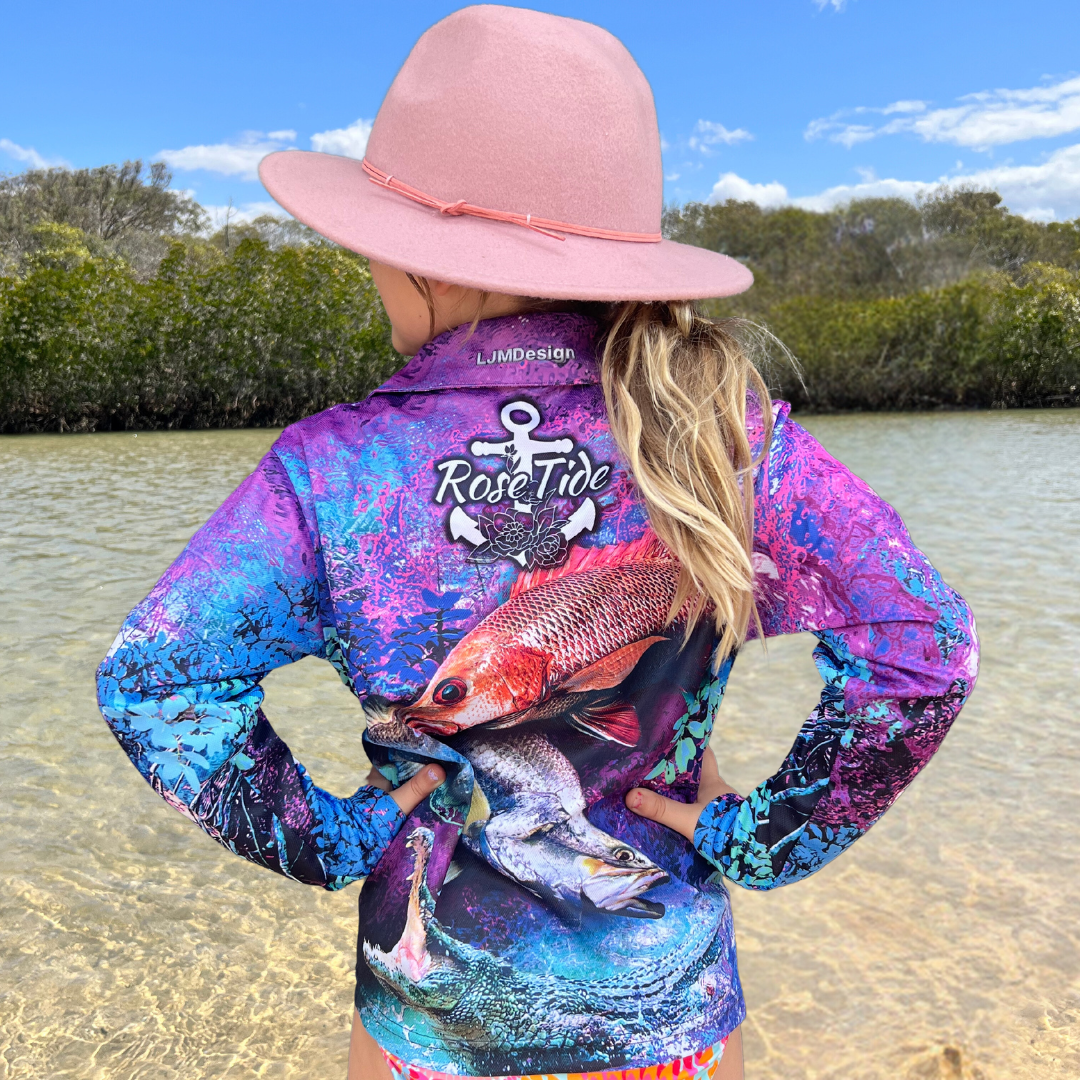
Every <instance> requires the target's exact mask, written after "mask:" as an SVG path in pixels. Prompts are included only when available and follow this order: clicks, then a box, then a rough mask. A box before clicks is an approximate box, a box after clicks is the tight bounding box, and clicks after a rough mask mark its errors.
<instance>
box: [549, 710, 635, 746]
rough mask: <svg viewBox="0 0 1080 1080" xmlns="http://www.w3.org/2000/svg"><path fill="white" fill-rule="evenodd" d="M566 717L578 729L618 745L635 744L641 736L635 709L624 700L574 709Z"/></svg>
mask: <svg viewBox="0 0 1080 1080" xmlns="http://www.w3.org/2000/svg"><path fill="white" fill-rule="evenodd" d="M567 719H568V720H569V721H570V723H571V724H572V725H573V726H574V727H576V728H577V729H578V731H584V732H585V734H586V735H594V736H596V738H598V739H604V740H605V741H606V742H613V743H618V744H619V745H620V746H636V745H637V741H638V739H640V738H641V724H640V723H638V714H637V710H636V709H635V708H634V706H633V705H630V704H629V703H628V702H625V701H614V702H612V703H611V704H610V705H597V706H593V707H589V706H586V707H585V708H583V709H576V710H574V711H573V712H571V713H568V714H567Z"/></svg>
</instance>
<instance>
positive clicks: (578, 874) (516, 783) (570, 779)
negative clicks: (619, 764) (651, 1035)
mask: <svg viewBox="0 0 1080 1080" xmlns="http://www.w3.org/2000/svg"><path fill="white" fill-rule="evenodd" d="M456 748H457V749H458V751H459V752H460V753H461V754H463V755H464V756H465V757H466V758H468V760H469V762H470V763H471V765H472V767H473V773H474V776H475V780H476V786H475V787H474V788H473V805H472V810H471V812H470V815H469V820H468V821H467V822H466V826H465V832H464V834H463V839H464V841H465V844H466V846H467V847H468V848H469V849H470V850H471V851H473V852H474V853H475V854H477V855H479V856H480V857H481V858H482V859H484V861H485V862H487V863H489V864H490V865H491V866H492V867H494V868H495V869H496V870H498V871H499V872H500V873H502V874H505V875H506V876H507V877H509V878H511V879H513V880H514V881H516V882H518V883H519V884H520V885H522V886H523V887H524V888H526V889H528V890H529V891H530V892H533V893H535V894H536V895H537V896H539V897H541V899H543V900H544V901H545V902H547V903H548V904H550V905H551V906H552V907H553V908H554V909H555V910H556V911H558V912H559V914H560V915H561V916H562V917H563V918H564V919H566V920H567V921H568V922H572V923H577V922H579V921H580V919H581V915H582V913H583V911H589V910H596V911H602V912H607V913H609V914H612V915H625V916H631V917H635V918H645V919H659V918H662V917H663V915H664V905H663V904H660V903H655V902H653V901H649V900H643V899H642V898H641V894H642V893H644V892H647V891H648V890H649V889H651V888H653V887H654V886H656V885H662V884H664V883H665V882H666V881H668V880H669V875H668V874H667V872H666V871H664V870H662V869H661V868H660V867H659V866H657V865H656V864H655V863H654V862H652V861H651V860H650V859H649V858H647V857H646V856H645V855H643V854H642V853H641V852H640V851H638V850H637V849H636V848H633V847H631V846H630V845H629V844H627V843H625V842H624V841H622V840H618V839H616V838H615V837H613V836H610V835H608V834H607V833H606V832H604V831H603V830H602V829H598V828H597V827H596V826H595V825H593V824H592V823H591V822H590V821H589V819H588V818H587V817H586V816H585V798H584V795H583V794H582V790H581V781H580V780H579V778H578V775H577V773H576V772H575V770H574V767H573V765H571V764H570V762H569V760H567V758H566V757H565V756H564V755H563V754H562V753H560V752H559V751H558V750H557V749H556V748H555V747H554V746H553V745H552V744H551V743H550V742H549V741H548V740H547V739H546V738H545V737H544V736H543V735H539V734H535V733H532V732H522V731H508V732H506V734H502V733H501V732H500V733H496V732H484V733H483V734H481V733H479V732H478V733H476V734H474V735H470V736H468V737H467V738H466V739H463V740H462V741H461V742H459V743H458V744H457V746H456Z"/></svg>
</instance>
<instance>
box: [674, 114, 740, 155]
mask: <svg viewBox="0 0 1080 1080" xmlns="http://www.w3.org/2000/svg"><path fill="white" fill-rule="evenodd" d="M753 137H754V136H753V135H751V134H750V132H749V131H744V130H743V129H742V128H736V129H735V130H734V131H729V130H728V129H727V128H726V127H724V125H723V124H717V123H715V122H714V121H712V120H699V121H698V122H697V123H696V124H695V125H694V134H693V135H691V136H690V148H691V149H692V150H704V151H705V152H706V153H707V152H708V147H710V146H716V145H717V144H718V143H724V144H726V145H727V146H734V145H735V144H736V143H741V142H746V141H748V140H749V139H752V138H753Z"/></svg>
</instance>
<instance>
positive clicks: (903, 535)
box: [694, 408, 978, 889]
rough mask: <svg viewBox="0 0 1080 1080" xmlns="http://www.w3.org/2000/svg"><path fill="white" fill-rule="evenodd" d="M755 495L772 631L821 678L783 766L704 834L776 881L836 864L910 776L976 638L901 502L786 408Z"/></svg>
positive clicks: (707, 847)
mask: <svg viewBox="0 0 1080 1080" xmlns="http://www.w3.org/2000/svg"><path fill="white" fill-rule="evenodd" d="M755 495H756V498H755V524H754V564H755V570H756V571H757V580H758V583H759V601H758V605H759V611H760V614H761V619H762V624H763V628H764V631H765V635H766V636H767V637H771V636H775V635H778V634H792V633H799V632H801V631H809V632H810V633H812V634H813V635H814V636H815V637H816V638H817V639H818V645H817V647H816V648H815V650H814V660H815V662H816V664H817V667H818V670H819V671H820V673H821V676H822V678H823V679H824V681H825V688H824V691H823V693H822V695H821V699H820V701H819V702H818V704H817V706H816V708H815V709H814V710H813V712H812V713H811V714H810V717H809V719H808V720H807V721H806V723H804V724H803V726H802V728H801V730H800V731H799V734H798V736H797V738H796V740H795V745H794V746H793V747H792V748H791V751H790V752H789V753H788V755H787V757H786V758H785V759H784V761H783V763H782V764H781V766H780V768H779V770H778V771H777V772H776V773H775V774H774V775H773V776H771V777H769V779H767V780H766V781H765V782H764V783H762V784H759V785H758V786H757V787H756V788H755V789H754V790H753V791H752V792H750V794H749V795H747V796H746V797H745V798H743V797H741V796H737V795H727V796H723V797H721V798H719V799H717V800H716V801H715V802H713V803H710V804H709V806H707V807H706V809H705V811H704V812H703V813H702V815H701V818H700V820H699V822H698V826H697V830H696V832H695V834H694V843H695V846H696V847H697V849H698V851H700V852H701V854H702V855H703V856H704V857H705V858H706V859H707V860H708V861H709V862H711V863H712V864H713V865H714V866H716V867H717V868H718V869H719V870H720V871H721V872H722V873H723V874H724V875H725V876H727V877H729V878H731V879H732V880H733V881H735V882H737V883H738V884H740V885H743V886H746V887H748V888H753V889H771V888H774V887H776V886H778V885H785V884H787V883H788V882H791V881H797V880H798V879H800V878H803V877H806V876H807V875H808V874H811V873H813V872H814V871H815V870H817V869H819V868H820V867H822V866H824V865H825V864H826V863H827V862H829V861H831V860H832V859H834V858H835V857H836V856H837V855H839V854H840V852H841V851H843V850H844V849H845V848H846V847H848V846H849V845H850V844H852V843H853V842H854V841H855V840H856V839H858V838H859V837H860V836H862V834H863V833H865V832H866V831H867V830H868V829H869V828H870V826H871V825H873V823H874V822H875V821H877V819H878V818H879V817H880V816H881V815H882V814H883V813H884V812H885V811H886V810H887V809H888V808H889V806H890V805H892V803H893V801H894V800H895V799H896V797H897V796H898V795H899V794H900V792H901V791H903V790H904V788H905V787H907V785H908V784H909V783H911V781H912V780H913V779H914V777H915V775H916V774H917V773H918V772H919V770H920V769H922V768H923V766H924V765H925V764H926V763H927V762H928V761H929V760H930V758H931V756H932V755H933V754H934V752H935V751H936V750H937V748H938V747H939V746H940V745H941V742H942V740H943V739H944V737H945V735H946V733H947V732H948V730H949V727H950V725H951V724H952V722H953V720H954V719H955V717H956V715H957V713H958V712H959V711H960V708H961V706H962V705H963V704H964V702H965V700H966V699H967V697H968V695H969V694H970V693H971V690H972V687H973V686H974V683H975V678H976V675H977V671H978V640H977V638H976V636H975V626H974V620H973V617H972V614H971V611H970V609H969V608H968V606H967V605H966V604H965V603H964V601H963V600H962V599H961V598H960V596H958V595H957V593H955V592H954V591H953V590H952V589H950V588H949V586H948V585H946V584H945V583H944V582H943V581H942V579H941V577H940V575H939V574H938V573H937V571H936V570H935V569H934V568H933V567H932V566H931V565H930V563H929V561H928V560H927V558H926V556H925V555H923V554H922V552H920V551H919V550H918V549H917V548H916V547H915V545H914V544H913V543H912V541H911V538H910V536H909V535H908V533H907V530H906V529H905V528H904V524H903V522H902V521H901V520H900V518H899V516H898V515H897V513H896V511H895V510H894V509H893V508H892V507H891V506H889V505H888V503H886V502H885V501H884V500H883V499H881V498H879V497H878V496H877V495H876V494H875V493H874V492H873V491H872V490H871V489H870V487H869V486H868V485H867V484H865V483H864V482H863V481H862V480H860V479H859V478H858V477H857V476H855V475H854V474H853V473H852V472H851V471H850V470H848V469H847V468H845V467H844V466H843V465H842V464H841V463H840V462H838V461H837V460H836V459H835V458H833V457H831V456H830V455H829V454H828V453H826V452H825V450H824V449H823V448H822V447H821V445H820V444H819V443H818V442H817V441H816V440H815V439H814V438H813V437H812V436H811V435H810V434H809V433H808V432H807V431H805V430H804V429H803V428H801V427H800V426H799V425H798V424H796V423H795V422H793V421H792V420H790V419H787V417H786V408H782V409H781V410H780V412H779V414H778V417H777V424H776V428H775V431H774V434H773V440H772V445H771V450H770V453H769V455H768V459H767V461H766V462H765V463H764V464H763V466H762V468H761V469H760V470H759V474H758V476H757V478H756V485H755Z"/></svg>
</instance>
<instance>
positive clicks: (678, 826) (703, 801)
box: [626, 749, 738, 842]
mask: <svg viewBox="0 0 1080 1080" xmlns="http://www.w3.org/2000/svg"><path fill="white" fill-rule="evenodd" d="M737 794H738V792H737V791H736V790H735V789H734V788H733V787H731V786H730V785H729V784H727V783H726V781H725V780H724V779H723V777H721V775H720V769H719V768H718V767H717V764H716V755H715V754H714V753H713V752H712V750H710V749H706V750H705V755H704V757H702V759H701V786H700V787H699V788H698V797H697V802H692V803H681V802H676V801H675V800H674V799H666V798H664V796H663V795H658V794H657V793H656V792H655V791H650V790H649V789H648V788H639V787H636V788H631V789H630V790H629V791H628V792H627V793H626V805H627V807H628V808H629V809H631V810H633V811H634V813H635V814H637V815H638V817H643V818H648V819H649V820H650V821H658V822H660V824H661V825H666V826H667V827H668V828H669V829H674V830H675V831H676V832H677V833H682V834H683V836H685V837H686V839H687V840H689V841H691V842H693V839H694V830H695V829H696V828H697V823H698V818H699V817H701V811H702V810H704V809H705V807H706V806H708V805H709V803H711V802H712V801H713V799H717V798H719V797H720V796H721V795H737Z"/></svg>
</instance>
